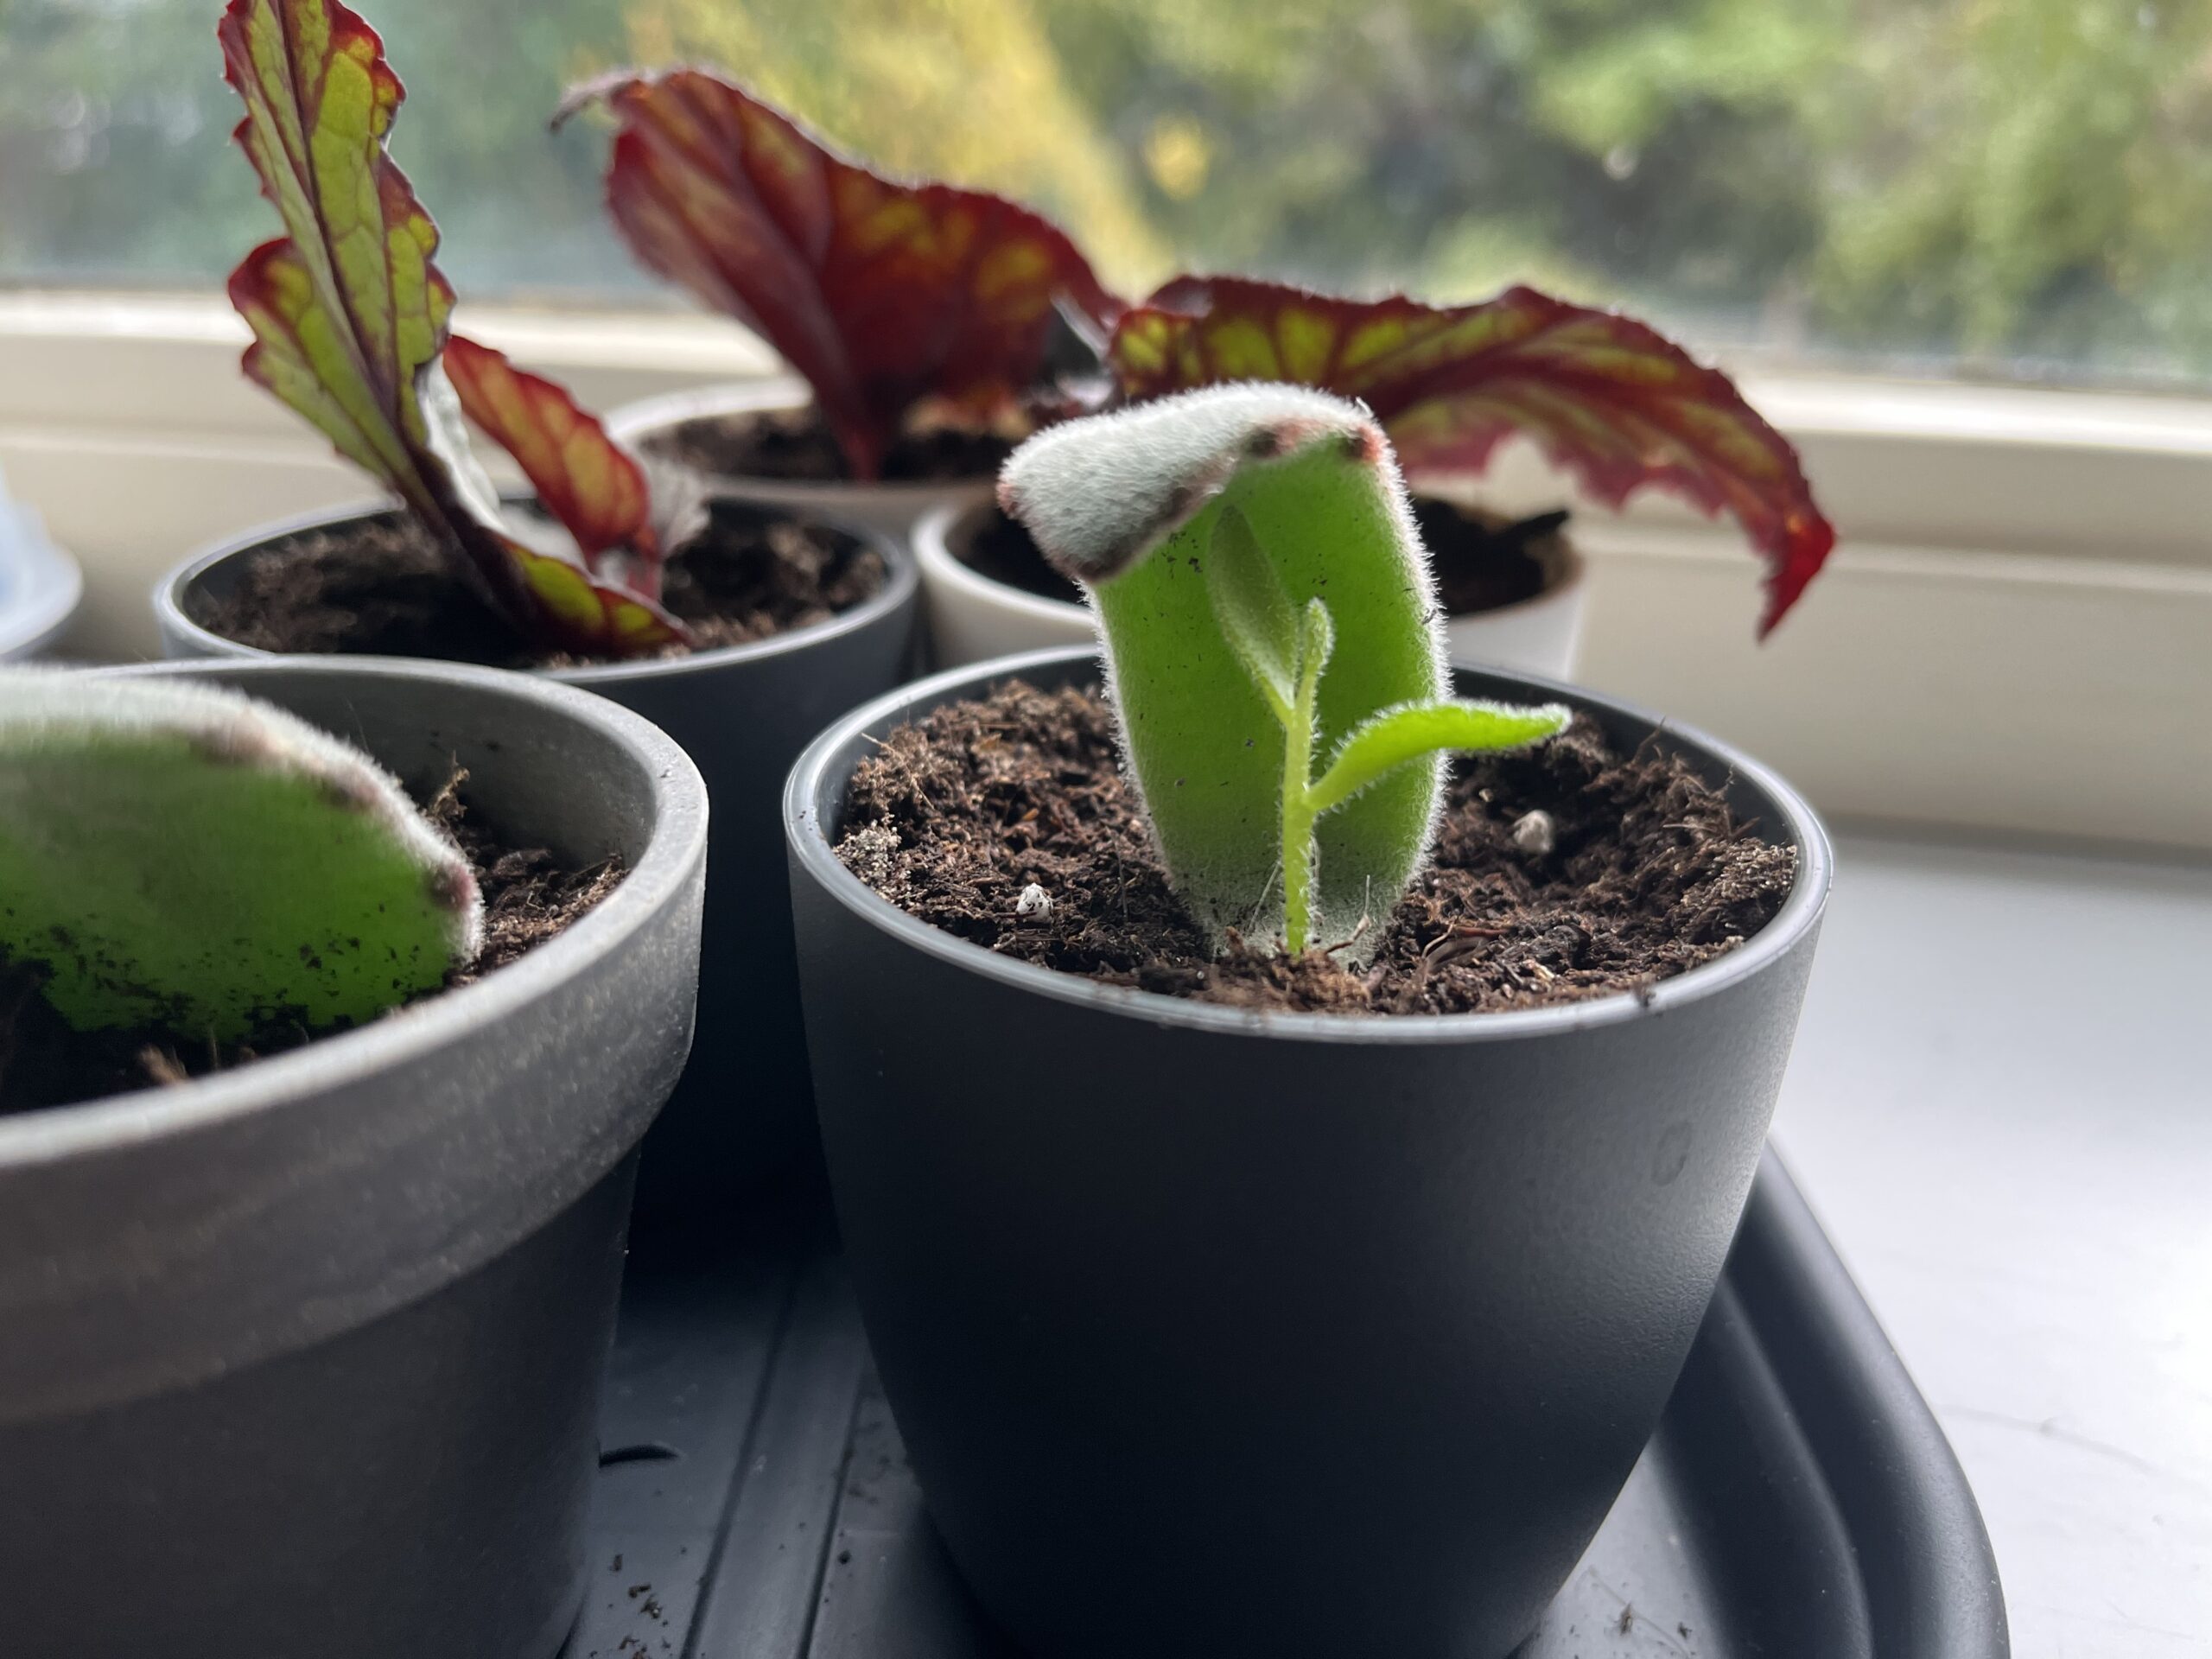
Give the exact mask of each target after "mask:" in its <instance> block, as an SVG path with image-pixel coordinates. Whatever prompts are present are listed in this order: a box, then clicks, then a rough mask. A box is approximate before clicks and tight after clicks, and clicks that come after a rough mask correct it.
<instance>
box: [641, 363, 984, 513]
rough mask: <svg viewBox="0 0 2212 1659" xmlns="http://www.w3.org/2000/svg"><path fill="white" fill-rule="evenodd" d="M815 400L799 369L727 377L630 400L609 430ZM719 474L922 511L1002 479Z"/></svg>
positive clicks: (792, 491)
mask: <svg viewBox="0 0 2212 1659" xmlns="http://www.w3.org/2000/svg"><path fill="white" fill-rule="evenodd" d="M813 402H814V389H813V388H812V387H811V386H810V385H807V384H806V382H805V381H804V380H802V379H800V378H798V376H796V375H791V374H777V375H770V376H767V377H765V378H761V379H758V380H726V381H721V382H718V383H716V384H715V385H709V386H696V387H693V388H691V389H690V390H688V391H664V392H659V393H657V394H655V395H654V396H653V397H640V398H639V399H638V400H637V401H636V402H635V403H629V404H623V405H622V406H621V407H620V408H619V409H616V410H613V412H612V413H611V414H609V415H608V416H607V431H608V433H609V434H610V435H612V436H613V437H614V438H615V439H617V440H618V441H619V442H623V443H626V444H629V445H631V446H632V448H634V447H636V446H637V445H638V444H639V442H642V441H643V440H645V438H647V437H649V436H651V435H652V434H654V433H656V432H659V431H663V430H664V429H667V428H669V427H671V426H676V425H679V424H681V423H683V422H685V421H697V420H711V419H712V418H714V417H715V416H718V415H754V414H760V413H762V412H764V411H766V410H790V409H804V408H806V407H808V406H810V404H813ZM710 476H714V477H717V478H725V479H730V480H736V481H738V482H740V483H741V484H743V485H744V486H747V487H750V488H758V489H760V490H761V491H763V492H772V493H774V495H775V496H776V497H778V498H779V499H792V500H798V499H804V500H813V499H820V500H822V501H823V502H825V503H826V502H831V501H835V500H836V499H837V498H838V497H839V496H841V495H843V494H845V493H849V492H852V491H855V490H858V491H865V492H866V493H868V494H870V495H874V496H880V497H881V498H882V499H885V500H887V501H891V502H894V503H897V502H904V503H907V504H910V505H912V507H913V509H914V510H915V511H916V512H919V511H921V510H922V509H923V508H924V507H926V506H928V505H931V503H934V502H938V501H942V500H943V499H944V498H945V496H946V495H947V494H948V493H954V492H968V491H982V492H988V490H989V489H990V488H991V487H992V486H993V485H994V484H995V483H996V481H997V478H998V474H997V473H996V472H995V471H994V472H993V473H992V474H990V476H988V477H985V478H937V479H894V480H888V481H887V480H881V479H849V478H769V477H766V476H765V475H763V474H758V473H718V474H710Z"/></svg>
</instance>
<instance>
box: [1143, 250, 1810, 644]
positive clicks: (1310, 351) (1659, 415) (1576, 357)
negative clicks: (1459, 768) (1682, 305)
mask: <svg viewBox="0 0 2212 1659" xmlns="http://www.w3.org/2000/svg"><path fill="white" fill-rule="evenodd" d="M1109 355H1110V357H1111V359H1112V363H1113V366H1114V370H1115V372H1116V378H1118V380H1119V381H1120V384H1121V386H1122V391H1124V392H1125V393H1126V394H1128V396H1130V397H1140V398H1144V397H1157V396H1160V394H1162V393H1166V392H1170V391H1181V390H1184V389H1185V388H1189V387H1193V386H1201V385H1213V384H1216V383H1217V382H1221V381H1228V380H1283V381H1289V382H1292V383H1294V384H1299V385H1313V386H1319V387H1321V388H1323V389H1325V390H1326V391H1333V392H1336V393H1337V394H1338V395H1339V396H1342V397H1357V398H1359V399H1361V400H1362V401H1363V402H1364V403H1365V404H1367V406H1368V408H1369V409H1370V410H1372V411H1373V412H1374V415H1375V417H1376V419H1377V420H1378V421H1380V422H1381V423H1382V424H1383V429H1384V430H1385V431H1387V432H1388V433H1389V436H1390V441H1391V442H1392V444H1393V445H1394V446H1395V448H1396V449H1397V451H1398V454H1399V457H1400V459H1401V461H1402V463H1403V464H1404V467H1405V468H1406V471H1407V473H1408V474H1409V475H1412V476H1414V477H1416V478H1419V477H1422V476H1429V477H1434V476H1439V475H1443V474H1470V473H1475V472H1479V471H1480V470H1481V469H1482V468H1483V467H1484V466H1485V465H1486V464H1487V463H1488V461H1489V460H1490V457H1491V452H1492V451H1493V450H1495V449H1496V448H1497V445H1498V444H1499V442H1502V441H1503V439H1505V438H1506V437H1508V436H1510V435H1514V434H1516V433H1520V434H1525V435H1528V436H1529V437H1530V438H1532V439H1534V440H1535V442H1536V443H1537V444H1538V445H1539V446H1540V447H1541V448H1542V449H1543V451H1544V452H1545V454H1547V455H1548V456H1549V457H1550V459H1551V460H1552V461H1554V463H1555V464H1557V465H1559V466H1561V467H1565V468H1567V470H1568V471H1570V472H1572V473H1573V474H1574V475H1575V477H1576V478H1577V479H1578V480H1580V482H1581V483H1582V485H1583V486H1585V487H1586V489H1588V490H1589V492H1590V493H1592V495H1594V496H1596V497H1597V498H1598V499H1599V500H1601V501H1604V502H1605V503H1606V504H1607V505H1611V506H1615V507H1618V506H1619V505H1623V504H1624V502H1625V501H1626V500H1627V499H1628V498H1629V497H1630V495H1632V494H1634V493H1636V492H1637V491H1638V490H1640V489H1643V488H1645V487H1647V486H1651V487H1656V488H1659V489H1662V490H1665V491H1668V492H1670V493H1674V494H1676V495H1679V496H1681V497H1683V498H1685V499H1688V500H1689V501H1690V502H1692V503H1694V505H1697V506H1698V507H1700V508H1701V509H1702V510H1703V511H1705V512H1708V513H1717V512H1722V511H1724V510H1725V511H1726V512H1729V513H1731V514H1732V515H1733V516H1734V517H1735V518H1736V520H1737V522H1738V524H1741V525H1742V526H1743V528H1744V531H1745V534H1746V535H1747V536H1748V537H1750V538H1751V543H1752V544H1753V545H1754V546H1755V547H1756V548H1757V549H1758V551H1759V552H1760V554H1761V555H1762V556H1763V557H1764V559H1765V561H1766V563H1767V599H1766V605H1765V608H1764V615H1763V616H1762V618H1761V620H1760V624H1759V632H1760V633H1761V635H1762V636H1764V634H1765V633H1766V632H1769V631H1770V630H1771V629H1772V628H1773V626H1774V625H1775V624H1776V623H1777V622H1778V621H1780V620H1782V618H1783V614H1784V613H1787V612H1788V611H1789V607H1791V606H1792V605H1794V604H1795V603H1796V601H1797V599H1798V596H1799V595H1800V594H1802V593H1803V592H1804V590H1805V586H1806V584H1807V583H1808V582H1810V581H1811V580H1812V579H1813V577H1814V576H1815V575H1817V574H1818V573H1819V571H1820V569H1821V565H1822V564H1823V563H1825V562H1826V560H1827V556H1828V552H1829V550H1830V549H1831V548H1833V547H1834V544H1835V531H1834V527H1833V526H1832V525H1831V524H1829V523H1828V521H1827V519H1826V518H1823V517H1822V516H1821V512H1820V509H1819V508H1818V506H1816V505H1815V503H1814V500H1813V493H1812V488H1811V486H1809V485H1808V483H1807V482H1806V480H1805V474H1804V472H1803V469H1802V467H1800V466H1799V464H1798V460H1797V454H1796V450H1795V449H1794V448H1791V446H1790V444H1789V441H1788V440H1787V439H1785V438H1784V437H1783V435H1781V434H1780V433H1779V432H1777V431H1776V430H1775V429H1774V428H1773V427H1771V426H1770V425H1769V424H1768V423H1766V422H1765V421H1764V420H1763V419H1761V418H1760V416H1758V414H1757V413H1756V412H1755V411H1754V410H1752V409H1751V405H1750V404H1747V403H1745V400H1744V397H1743V395H1742V393H1740V392H1739V391H1737V389H1736V387H1735V385H1734V383H1733V382H1732V381H1731V380H1730V379H1729V378H1728V377H1727V376H1726V375H1725V374H1723V373H1721V372H1719V370H1717V369H1713V368H1708V367H1706V366H1705V365H1701V364H1700V363H1698V362H1696V361H1694V359H1692V358H1691V357H1690V356H1689V355H1688V353H1686V352H1684V351H1683V350H1682V349H1681V347H1680V346H1676V345H1675V344H1674V343H1672V342H1671V341H1669V340H1666V339H1664V338H1663V337H1662V336H1661V335H1660V334H1657V333H1656V332H1655V331H1653V330H1652V329H1651V328H1649V327H1646V326H1645V325H1644V324H1643V323H1640V322H1637V321H1634V320H1632V319H1630V318H1628V317H1624V316H1621V315H1617V314H1615V313H1613V312H1610V311H1599V310H1593V309H1591V308H1586V307H1583V306H1577V305H1570V304H1568V303H1567V302H1565V301H1562V300H1557V299H1554V298H1552V297H1550V296H1548V295H1544V294H1540V293H1538V292H1536V291H1535V289H1528V288H1512V289H1507V290H1506V291H1505V292H1504V293H1503V294H1500V295H1498V296H1497V297H1496V298H1494V299H1491V300H1486V301H1484V302H1481V303H1479V304H1476V305H1465V306H1456V307H1449V308H1440V307H1434V306H1427V305H1423V304H1421V303H1420V302H1417V301H1414V300H1410V299H1407V298H1404V297H1403V296H1393V297H1390V298H1388V299H1383V300H1374V301H1359V300H1346V299H1337V298H1332V297H1329V296H1324V295H1319V294H1313V293H1309V292H1307V291H1306V290H1304V289H1297V288H1291V287H1286V286H1282V285H1280V284H1276V283H1260V282H1251V281H1247V280H1245V279H1243V278H1237V277H1179V278H1177V279H1176V280H1175V281H1174V282H1172V283H1168V284H1167V285H1166V287H1164V288H1162V289H1160V290H1159V291H1158V292H1156V293H1154V295H1153V296H1151V297H1150V298H1149V299H1147V301H1146V302H1144V303H1143V304H1142V305H1141V306H1137V307H1135V308H1131V309H1130V310H1129V311H1128V312H1126V313H1125V314H1124V315H1122V319H1121V321H1120V323H1119V325H1118V326H1117V327H1116V331H1115V334H1114V338H1113V342H1112V345H1111V346H1110V348H1109Z"/></svg>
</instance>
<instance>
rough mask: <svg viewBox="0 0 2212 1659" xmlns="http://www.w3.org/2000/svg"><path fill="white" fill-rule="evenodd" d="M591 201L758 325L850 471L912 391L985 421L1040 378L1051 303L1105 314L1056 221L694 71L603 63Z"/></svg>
mask: <svg viewBox="0 0 2212 1659" xmlns="http://www.w3.org/2000/svg"><path fill="white" fill-rule="evenodd" d="M594 100H603V101H604V102H605V103H606V105H607V107H608V109H609V110H611V111H613V116H614V118H615V119H616V121H617V123H618V124H619V130H617V132H616V134H615V137H614V146H613V156H612V158H611V160H610V162H609V163H608V166H607V206H608V208H609V210H610V211H611V212H612V213H613V217H614V222H615V224H616V225H617V226H620V229H621V232H622V233H623V235H624V237H625V238H627V239H628V241H629V244H630V246H631V248H632V250H633V251H635V252H636V254H637V256H638V257H639V259H640V260H642V261H643V262H644V263H645V264H646V265H647V266H648V267H650V268H651V269H652V270H656V271H658V272H659V273H660V274H661V275H662V276H664V277H668V278H669V279H670V280H671V281H673V282H676V283H680V284H682V285H683V287H684V288H686V289H690V291H691V292H692V293H693V294H694V295H696V296H697V297H698V298H699V299H700V300H702V302H705V303H706V304H708V305H709V306H711V307H714V308H716V309H718V310H721V311H725V312H728V313H729V314H730V315H733V316H734V317H736V318H737V319H738V321H741V322H743V323H744V324H746V325H747V327H751V328H753V330H755V331H756V332H757V333H759V334H761V335H763V336H764V337H765V338H766V340H768V342H769V343H770V344H771V345H772V346H774V347H775V348H776V349H777V350H778V351H779V352H780V353H782V354H783V355H784V357H785V359H786V360H787V361H788V362H789V363H790V364H791V366H792V367H793V368H795V369H797V370H798V372H799V373H800V374H802V375H804V377H805V378H806V379H807V381H808V383H809V384H810V385H811V386H812V387H813V388H814V395H815V399H816V401H817V404H819V406H820V408H821V410H822V413H823V417H824V418H825V419H826V420H827V421H828V422H829V426H830V429H831V430H832V431H833V432H834V433H835V434H836V438H837V442H838V444H839V446H840V448H842V450H843V451H844V454H845V459H846V462H847V464H848V466H849V467H850V468H851V471H852V473H853V475H854V476H855V477H856V478H873V477H874V476H875V475H876V474H877V472H878V470H879V469H880V467H881V464H882V460H883V455H884V452H885V450H886V449H887V448H888V447H889V445H890V443H891V442H892V441H893V439H894V438H896V437H897V436H898V435H899V431H900V429H901V427H902V425H903V423H905V421H906V417H907V416H908V415H909V413H910V412H911V411H912V410H913V409H914V408H915V407H916V405H918V404H923V403H925V402H927V403H930V404H933V405H936V406H937V407H938V408H940V409H942V410H945V411H946V412H948V413H950V414H954V415H957V416H960V417H962V418H964V419H966V420H969V421H971V422H974V423H979V424H984V423H991V422H993V421H995V420H998V419H1001V418H1003V417H1006V416H1009V415H1015V414H1018V413H1019V412H1020V409H1021V406H1022V404H1023V403H1024V400H1025V398H1026V397H1027V396H1028V395H1029V394H1030V393H1031V392H1032V391H1033V390H1035V388H1036V386H1037V384H1038V382H1039V380H1040V379H1041V378H1042V377H1043V370H1044V363H1045V353H1046V343H1047V341H1048V340H1049V338H1050V335H1051V330H1052V307H1053V302H1054V301H1055V300H1056V299H1060V298H1065V299H1066V300H1067V301H1068V302H1070V303H1071V304H1072V305H1073V306H1075V307H1076V308H1077V309H1078V310H1080V311H1081V312H1083V313H1084V315H1088V316H1089V317H1090V318H1092V319H1093V320H1094V321H1096V323H1097V324H1098V326H1099V327H1100V330H1101V332H1102V333H1103V330H1104V328H1105V327H1107V326H1108V325H1109V324H1110V323H1111V321H1112V320H1113V319H1114V317H1115V316H1116V315H1119V313H1120V310H1121V302H1119V301H1118V300H1116V299H1115V298H1114V297H1113V296H1111V295H1110V294H1109V293H1108V292H1107V291H1106V290H1105V289H1104V288H1103V287H1102V286H1101V285H1100V283H1099V281H1098V279H1097V277H1096V276H1095V275H1093V273H1092V271H1091V269H1090V264H1089V263H1088V262H1087V261H1085V260H1084V257H1083V255H1082V254H1081V253H1080V252H1078V251H1077V249H1076V246H1075V245H1074V244H1073V243H1072V242H1071V241H1069V239H1068V238H1067V237H1066V236H1065V235H1064V234H1063V233H1062V232H1060V231H1059V230H1058V228H1057V227H1056V226H1053V225H1052V223H1051V222H1050V221H1048V220H1046V219H1044V218H1042V217H1040V216H1039V215H1038V214H1036V213H1032V212H1030V211H1029V210H1028V209H1027V208H1025V207H1018V206H1016V205H1015V204H1014V203H1013V202H1010V201H1007V200H1005V199H1004V198H1002V197H999V196H995V195H990V194H986V193H984V192H982V191H978V190H961V189H956V188H953V187H952V186H950V185H946V184H935V183H928V184H902V183H899V182H898V181H894V180H892V179H887V178H885V177H883V176H882V175H880V174H877V173H874V172H871V171H870V170H869V169H868V168H865V167H863V166H861V164H860V163H859V162H855V161H852V160H849V159H848V158H847V157H845V156H841V155H839V154H837V153H836V151H835V150H833V149H830V148H829V146H828V145H826V144H824V143H823V142H822V141H821V140H819V139H817V137H814V136H813V135H812V134H810V133H809V132H808V131H807V130H805V129H804V127H802V126H801V125H800V124H798V122H796V121H794V120H793V119H791V118H790V117H789V116H787V115H785V114H784V113H783V112H782V111H779V110H777V109H774V108H772V106H770V105H767V104H765V103H762V102H761V101H760V99H756V98H753V96H751V95H750V94H749V93H747V92H744V91H742V90H741V89H740V88H738V87H736V86H732V85H731V84H730V83H729V82H728V81H726V80H723V79H721V78H719V77H718V76H715V75H712V74H709V73H707V72H705V71H704V70H698V69H677V70H672V71H670V72H669V73H664V74H659V75H639V74H635V73H620V74H615V75H611V76H608V77H607V78H606V79H601V80H599V81H595V82H594V83H592V84H591V85H589V86H584V87H581V88H579V89H578V90H577V91H576V92H575V93H574V94H572V95H571V96H570V98H569V103H568V105H567V108H568V109H570V110H573V109H575V107H577V106H579V105H582V104H585V103H589V102H592V101H594Z"/></svg>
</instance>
